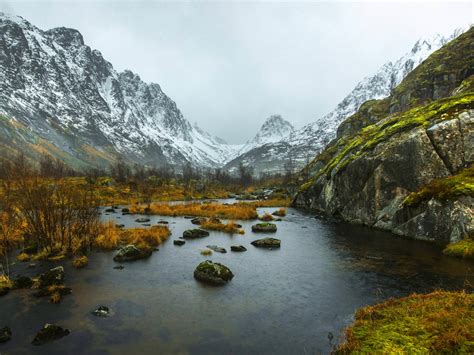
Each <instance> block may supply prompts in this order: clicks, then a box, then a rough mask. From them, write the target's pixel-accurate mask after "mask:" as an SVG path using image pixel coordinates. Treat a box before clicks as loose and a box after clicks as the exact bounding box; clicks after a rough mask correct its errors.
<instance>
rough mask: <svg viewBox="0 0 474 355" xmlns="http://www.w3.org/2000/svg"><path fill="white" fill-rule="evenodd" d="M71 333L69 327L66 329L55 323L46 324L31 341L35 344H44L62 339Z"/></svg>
mask: <svg viewBox="0 0 474 355" xmlns="http://www.w3.org/2000/svg"><path fill="white" fill-rule="evenodd" d="M69 333H70V331H69V329H64V328H62V327H60V326H57V325H53V324H45V325H44V326H43V328H42V329H41V330H40V331H39V332H38V334H36V336H35V338H34V339H33V341H32V342H31V343H32V344H33V345H43V344H46V343H49V342H52V341H54V340H58V339H61V338H63V337H65V336H66V335H69Z"/></svg>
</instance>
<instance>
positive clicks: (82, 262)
mask: <svg viewBox="0 0 474 355" xmlns="http://www.w3.org/2000/svg"><path fill="white" fill-rule="evenodd" d="M87 264H89V258H88V257H87V256H85V255H81V256H76V257H75V258H74V259H73V260H72V266H74V267H75V268H76V269H82V268H84V267H86V266H87Z"/></svg>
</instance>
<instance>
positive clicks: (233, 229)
mask: <svg viewBox="0 0 474 355" xmlns="http://www.w3.org/2000/svg"><path fill="white" fill-rule="evenodd" d="M201 228H202V229H207V230H213V231H221V232H225V233H230V234H244V233H245V231H244V230H243V229H242V228H241V226H240V225H238V224H237V223H235V222H234V221H230V222H227V223H222V222H220V221H215V220H213V219H212V218H211V219H208V220H207V221H205V222H203V223H201Z"/></svg>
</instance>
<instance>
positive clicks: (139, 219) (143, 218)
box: [135, 217, 150, 223]
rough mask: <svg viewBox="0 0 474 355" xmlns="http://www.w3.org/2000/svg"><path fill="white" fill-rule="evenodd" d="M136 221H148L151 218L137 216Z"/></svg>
mask: <svg viewBox="0 0 474 355" xmlns="http://www.w3.org/2000/svg"><path fill="white" fill-rule="evenodd" d="M135 222H137V223H147V222H150V218H146V217H140V218H137V219H136V220H135Z"/></svg>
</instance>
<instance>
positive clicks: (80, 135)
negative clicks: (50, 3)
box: [0, 13, 237, 167]
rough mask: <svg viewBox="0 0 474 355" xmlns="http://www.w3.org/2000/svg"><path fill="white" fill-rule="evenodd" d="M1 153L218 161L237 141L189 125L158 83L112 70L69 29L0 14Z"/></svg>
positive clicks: (95, 161)
mask: <svg viewBox="0 0 474 355" xmlns="http://www.w3.org/2000/svg"><path fill="white" fill-rule="evenodd" d="M0 47H1V48H2V50H1V51H0V69H1V70H0V114H1V116H2V119H1V129H2V134H1V141H0V149H1V152H2V153H9V152H12V151H18V150H20V151H22V152H24V153H25V154H27V155H28V156H30V157H31V158H35V156H36V155H37V154H38V153H40V152H48V153H50V154H52V155H53V156H56V157H59V158H61V159H63V160H64V161H66V162H67V163H69V164H70V165H72V166H75V167H83V166H103V164H104V163H108V162H110V161H111V160H113V159H115V157H116V156H117V155H120V156H122V157H124V158H125V160H127V161H129V162H137V163H142V164H149V165H154V166H160V165H178V166H179V165H182V164H184V163H186V162H191V163H192V164H194V165H196V166H200V167H216V166H221V165H222V164H224V163H225V162H226V160H227V159H229V157H230V156H232V155H233V154H234V152H235V150H236V149H237V147H236V146H232V145H228V144H226V143H225V142H223V141H222V140H220V139H218V138H215V137H213V136H211V135H210V134H208V133H206V132H204V131H203V130H202V129H200V128H199V127H194V126H192V125H191V124H190V123H189V122H188V121H187V120H186V119H185V118H184V117H183V115H182V113H181V111H180V110H179V109H178V107H177V105H176V103H175V102H174V101H173V100H171V99H170V98H169V97H168V96H167V95H166V94H165V93H164V92H163V91H162V89H161V87H160V86H159V85H158V84H154V83H152V84H148V83H145V82H143V81H142V80H141V79H140V77H139V76H138V75H137V74H135V73H133V72H131V71H129V70H125V71H124V72H117V71H116V70H115V69H114V68H113V66H112V64H111V63H109V62H108V61H106V60H105V59H104V58H103V57H102V54H101V53H100V52H99V51H98V50H95V49H91V48H90V47H89V46H87V45H86V44H85V43H84V40H83V38H82V35H81V33H80V32H78V31H77V30H74V29H70V28H64V27H60V28H53V29H50V30H48V31H43V30H41V29H39V28H37V27H35V26H34V25H32V24H31V23H29V22H28V21H26V20H25V19H23V18H21V17H19V16H11V15H7V14H4V13H0Z"/></svg>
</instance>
